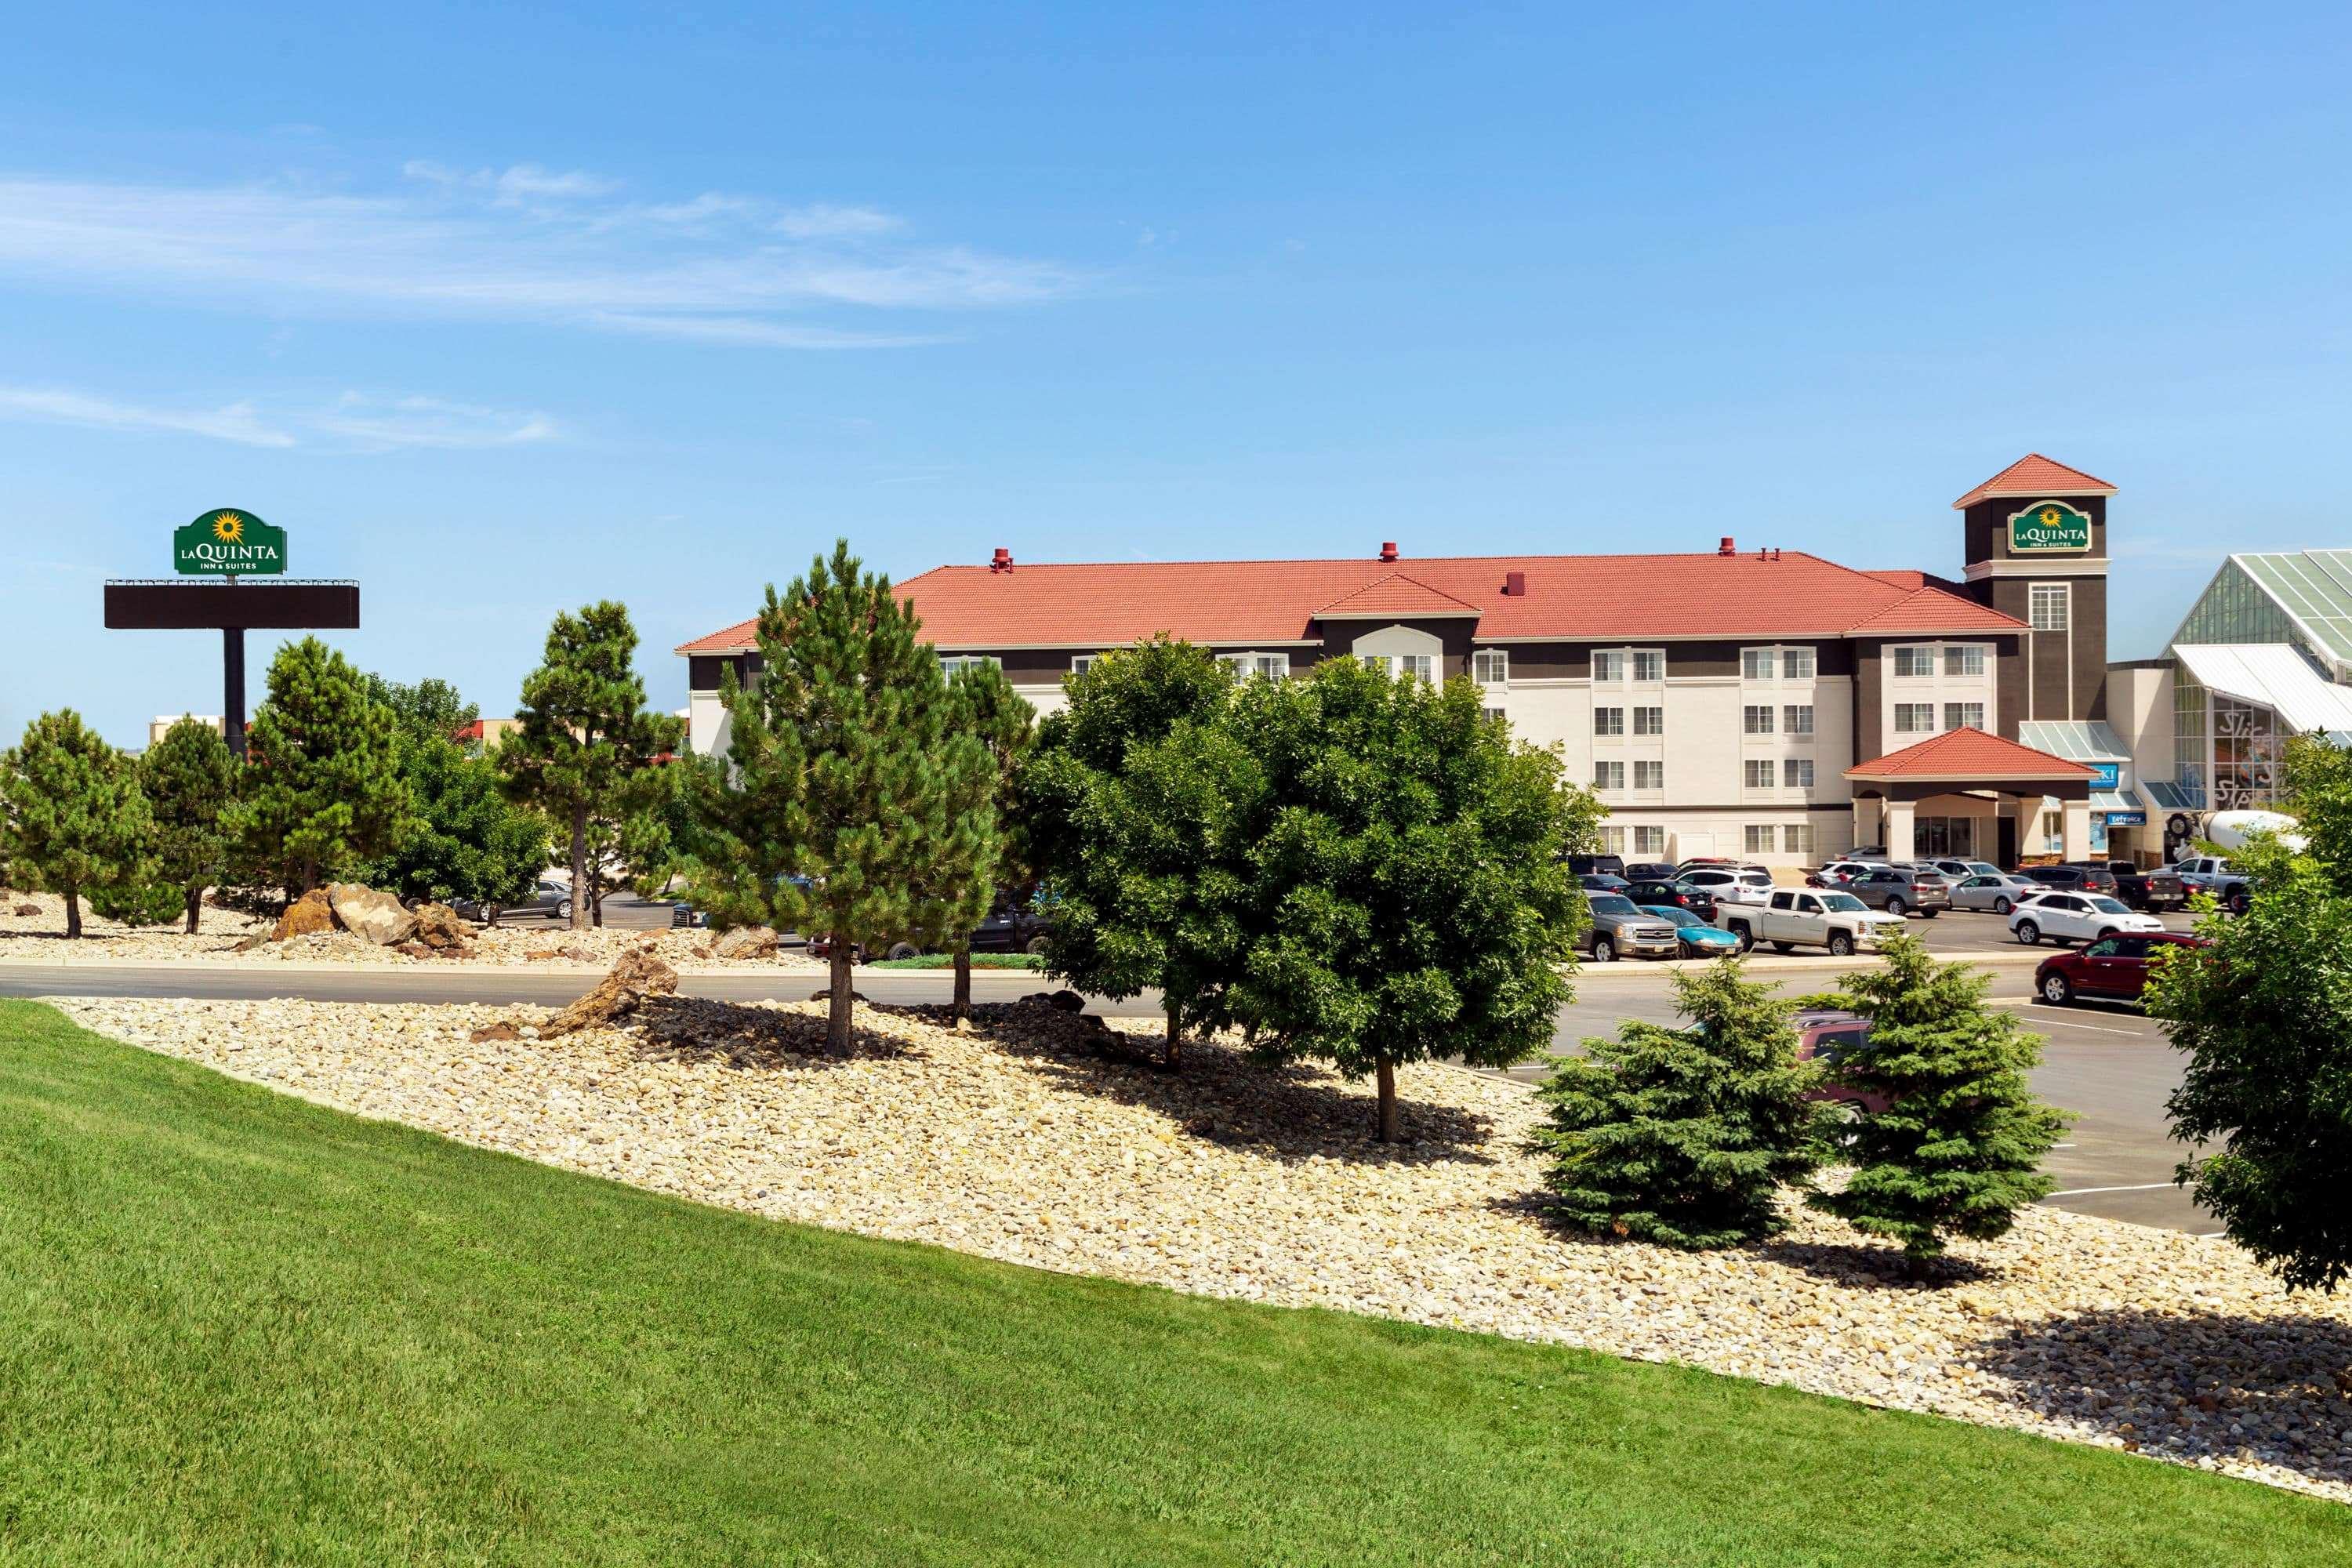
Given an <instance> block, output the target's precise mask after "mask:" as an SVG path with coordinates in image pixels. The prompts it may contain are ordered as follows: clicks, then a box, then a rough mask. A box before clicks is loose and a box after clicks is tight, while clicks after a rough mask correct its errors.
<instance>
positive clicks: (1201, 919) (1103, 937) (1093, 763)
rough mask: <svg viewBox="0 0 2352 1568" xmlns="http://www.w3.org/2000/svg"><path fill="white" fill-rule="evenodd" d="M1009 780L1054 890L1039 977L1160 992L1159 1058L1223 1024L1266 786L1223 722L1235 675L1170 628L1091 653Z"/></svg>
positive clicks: (1032, 853) (1100, 988)
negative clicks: (1163, 1035)
mask: <svg viewBox="0 0 2352 1568" xmlns="http://www.w3.org/2000/svg"><path fill="white" fill-rule="evenodd" d="M1068 689H1069V698H1070V700H1069V706H1068V707H1066V708H1065V709H1063V710H1061V711H1060V712H1057V713H1053V714H1049V715H1047V717H1046V719H1045V722H1044V723H1043V724H1042V725H1040V726H1039V729H1038V735H1037V743H1036V745H1035V747H1034V749H1033V750H1032V751H1031V752H1030V754H1029V758H1028V760H1027V762H1026V763H1024V765H1023V767H1022V768H1021V770H1020V773H1019V775H1018V788H1019V791H1020V795H1021V813H1022V819H1023V830H1024V836H1025V842H1026V844H1027V846H1028V851H1027V852H1028V854H1029V857H1030V860H1031V867H1032V868H1033V869H1034V871H1035V872H1036V874H1037V875H1038V876H1039V877H1040V878H1041V879H1044V880H1045V881H1046V882H1047V883H1049V884H1051V885H1052V887H1053V889H1054V891H1055V896H1056V899H1057V900H1058V901H1057V902H1056V904H1055V922H1054V940H1053V943H1052V949H1051V952H1049V953H1048V955H1047V969H1048V972H1049V973H1052V974H1054V975H1055V976H1056V977H1058V978H1060V979H1062V980H1065V981H1066V982H1067V983H1069V984H1072V985H1074V986H1076V987H1077V988H1078V989H1079V990H1082V991H1090V992H1095V993H1097V994H1101V995H1106V996H1114V997H1126V996H1133V995H1136V994H1139V993H1141V992H1143V991H1147V990H1154V989H1156V990H1157V991H1159V993H1160V1000H1161V1004H1162V1005H1163V1006H1164V1007H1165V1008H1166V1010H1167V1015H1168V1045H1167V1050H1168V1061H1169V1063H1170V1065H1171V1066H1174V1065H1176V1063H1177V1062H1178V1060H1179V1059H1180V1058H1179V1049H1180V1047H1181V1043H1182V1040H1183V1037H1184V1031H1185V1029H1186V1028H1187V1027H1188V1026H1191V1027H1198V1028H1219V1027H1223V1026H1224V1025H1225V1024H1226V1023H1228V1022H1229V1021H1230V1018H1231V1015H1230V1013H1229V1010H1228V1006H1227V1001H1228V995H1229V993H1230V991H1231V989H1232V986H1233V984H1234V981H1235V979H1237V978H1238V977H1239V975H1240V973H1241V961H1242V955H1243V952H1244V938H1245V935H1246V927H1245V925H1244V916H1245V914H1246V913H1247V910H1246V909H1245V907H1244V893H1245V891H1246V886H1245V884H1244V881H1243V879H1241V878H1240V877H1238V876H1237V875H1235V873H1234V869H1233V866H1234V862H1235V860H1236V859H1237V858H1238V855H1239V852H1240V847H1241V846H1242V845H1244V844H1245V843H1246V842H1247V841H1248V840H1247V829H1248V826H1249V824H1250V822H1251V821H1252V820H1253V816H1252V814H1253V813H1254V811H1255V798H1256V796H1257V795H1258V794H1259V792H1260V791H1261V789H1262V787H1263V786H1262V784H1260V782H1259V776H1258V770H1257V768H1256V764H1255V760H1254V759H1253V758H1251V757H1250V756H1249V755H1248V754H1247V752H1244V750H1243V748H1242V747H1241V746H1240V744H1239V743H1238V742H1236V741H1235V739H1234V734H1233V731H1232V730H1231V728H1230V727H1229V726H1228V725H1227V724H1226V722H1225V718H1226V709H1227V708H1228V706H1229V705H1230V704H1231V702H1232V700H1233V695H1234V678H1233V677H1232V676H1231V675H1230V674H1228V673H1227V672H1226V671H1225V670H1224V669H1223V668H1221V667H1220V666H1219V665H1218V664H1217V662H1216V660H1215V659H1214V658H1212V657H1211V656H1210V655H1209V653H1208V652H1207V651H1206V650H1205V649H1202V648H1198V647H1193V646H1192V645H1191V644H1189V643H1183V642H1178V641H1174V640H1172V639H1170V638H1167V637H1159V638H1155V639H1153V640H1151V641H1149V642H1142V643H1138V644H1137V645H1135V647H1131V648H1121V649H1118V650H1115V651H1113V652H1111V653H1108V654H1105V655H1103V656H1102V657H1101V658H1097V659H1096V660H1095V661H1094V663H1093V664H1092V665H1091V666H1090V667H1089V668H1087V671H1086V672H1085V673H1084V674H1082V675H1079V676H1076V677H1075V678H1073V679H1071V680H1070V682H1069V686H1068Z"/></svg>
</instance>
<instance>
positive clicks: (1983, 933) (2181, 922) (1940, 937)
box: [1908, 910, 2197, 957]
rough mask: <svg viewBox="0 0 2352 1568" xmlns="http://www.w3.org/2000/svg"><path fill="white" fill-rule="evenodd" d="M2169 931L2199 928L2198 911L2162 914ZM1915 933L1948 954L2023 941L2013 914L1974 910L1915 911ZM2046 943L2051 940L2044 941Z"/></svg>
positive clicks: (2008, 947)
mask: <svg viewBox="0 0 2352 1568" xmlns="http://www.w3.org/2000/svg"><path fill="white" fill-rule="evenodd" d="M2158 919H2160V920H2161V921H2164V929H2165V930H2167V931H2190V930H2193V929H2195V927H2196V924H2197V919H2196V917H2195V916H2194V915H2190V914H2186V913H2174V914H2167V915H2160V916H2158ZM1908 923H1909V926H1910V930H1911V934H1912V935H1913V936H1916V937H1918V938H1920V939H1921V940H1922V941H1924V942H1927V951H1928V952H1933V953H1937V954H1940V955H1942V956H1944V957H1958V956H1960V955H1962V954H1965V953H1971V952H2014V951H2016V950H2017V949H2018V948H2019V946H2020V943H2019V942H2018V940H2017V939H2016V938H2015V937H2013V936H2011V935H2010V934H2009V917H2008V916H2007V915H1996V914H1988V913H1979V911H1977V910H1945V911H1944V912H1943V913H1942V914H1940V915H1937V917H1936V918H1935V919H1933V920H1929V919H1927V918H1926V917H1925V916H1922V915H1913V916H1912V917H1911V919H1910V921H1909V922H1908ZM2042 945H2043V946H2045V947H2047V946H2049V945H2050V944H2049V943H2047V942H2044V943H2043V944H2042Z"/></svg>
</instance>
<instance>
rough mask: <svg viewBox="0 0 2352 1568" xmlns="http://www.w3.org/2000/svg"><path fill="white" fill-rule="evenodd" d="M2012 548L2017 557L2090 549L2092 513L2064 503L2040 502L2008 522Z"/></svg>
mask: <svg viewBox="0 0 2352 1568" xmlns="http://www.w3.org/2000/svg"><path fill="white" fill-rule="evenodd" d="M2009 548H2010V552H2011V554H2015V555H2027V554H2046V553H2050V552H2067V551H2071V552H2074V553H2076V554H2080V553H2081V552H2084V551H2086V550H2088V549H2090V548H2091V514H2090V513H2089V512H2086V511H2081V510H2076V509H2075V508H2074V507H2071V506H2068V505H2067V504H2066V503H2065V502H2064V501H2063V500H2038V501H2035V502H2034V503H2033V504H2032V506H2030V507H2027V508H2026V509H2025V510H2023V511H2021V512H2014V513H2011V516H2010V520H2009Z"/></svg>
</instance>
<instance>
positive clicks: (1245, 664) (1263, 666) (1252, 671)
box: [1217, 653, 1371, 680]
mask: <svg viewBox="0 0 2352 1568" xmlns="http://www.w3.org/2000/svg"><path fill="white" fill-rule="evenodd" d="M1217 662H1218V663H1219V664H1222V665H1223V666H1224V667H1225V668H1227V669H1230V670H1232V671H1233V672H1234V679H1238V680H1247V679H1249V678H1250V677H1252V676H1254V675H1262V676H1264V677H1265V679H1268V680H1280V679H1283V678H1284V677H1285V676H1286V675H1288V674H1289V673H1290V656H1289V655H1288V654H1286V653H1221V654H1219V655H1218V656H1217ZM1364 662H1365V663H1367V664H1369V663H1370V662H1371V661H1370V659H1367V660H1365V661H1364Z"/></svg>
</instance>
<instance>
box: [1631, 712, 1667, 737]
mask: <svg viewBox="0 0 2352 1568" xmlns="http://www.w3.org/2000/svg"><path fill="white" fill-rule="evenodd" d="M1665 732H1666V710H1664V709H1663V708H1636V709H1634V710H1633V733H1635V734H1636V735H1663V734H1664V733H1665Z"/></svg>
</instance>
